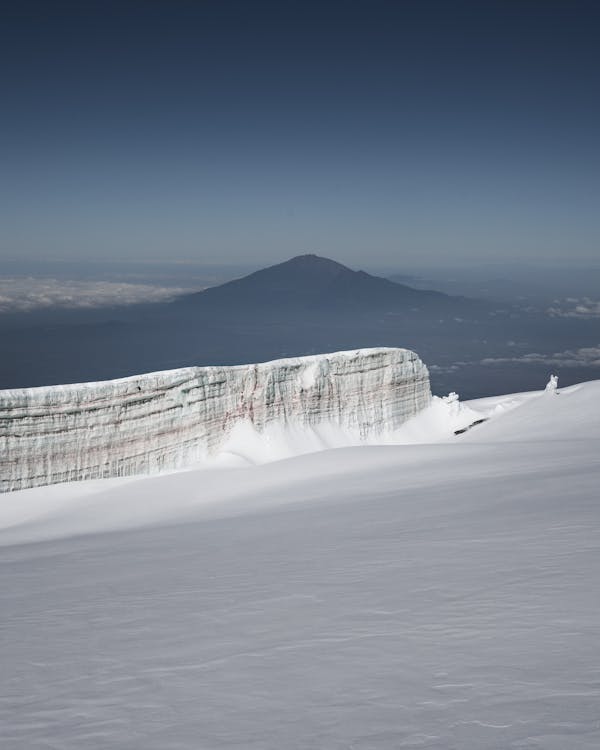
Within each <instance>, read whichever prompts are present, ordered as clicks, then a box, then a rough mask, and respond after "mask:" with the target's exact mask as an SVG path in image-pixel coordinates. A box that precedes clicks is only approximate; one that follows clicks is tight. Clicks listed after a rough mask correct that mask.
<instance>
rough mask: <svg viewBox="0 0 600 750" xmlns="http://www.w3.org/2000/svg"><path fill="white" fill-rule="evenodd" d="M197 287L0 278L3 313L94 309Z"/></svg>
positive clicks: (0, 310) (162, 298)
mask: <svg viewBox="0 0 600 750" xmlns="http://www.w3.org/2000/svg"><path fill="white" fill-rule="evenodd" d="M191 291H195V290H193V289H183V288H180V287H165V286H155V285H151V284H128V283H124V282H115V281H65V280H63V279H35V278H7V277H1V278H0V313H9V312H10V313H15V312H31V311H32V310H40V309H44V308H72V309H82V308H86V309H90V308H99V307H115V306H117V305H119V306H120V305H137V304H140V303H143V302H166V301H168V300H171V299H175V298H176V297H178V296H180V295H182V294H186V293H187V292H191Z"/></svg>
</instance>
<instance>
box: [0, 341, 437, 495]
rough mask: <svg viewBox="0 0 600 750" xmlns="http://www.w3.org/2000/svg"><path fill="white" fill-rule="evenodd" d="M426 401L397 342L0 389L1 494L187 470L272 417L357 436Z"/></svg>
mask: <svg viewBox="0 0 600 750" xmlns="http://www.w3.org/2000/svg"><path fill="white" fill-rule="evenodd" d="M430 401H431V391H430V387H429V374H428V372H427V368H426V367H425V365H424V364H423V363H422V362H421V360H420V359H419V357H418V356H417V355H416V354H415V353H414V352H411V351H408V350H406V349H392V348H378V349H362V350H357V351H351V352H337V353H335V354H324V355H317V356H312V357H298V358H294V359H281V360H276V361H274V362H266V363H263V364H252V365H240V366H236V367H188V368H184V369H178V370H168V371H163V372H155V373H149V374H146V375H140V376H135V377H129V378H122V379H119V380H110V381H105V382H99V383H83V384H76V385H60V386H48V387H43V388H25V389H18V390H17V389H13V390H5V391H0V490H2V491H10V490H17V489H25V488H28V487H35V486H40V485H46V484H53V483H57V482H65V481H75V480H81V479H94V478H101V477H118V476H127V475H133V474H149V473H157V472H161V471H168V470H172V469H177V468H182V467H186V466H190V465H194V464H196V463H198V462H201V461H203V460H205V459H206V458H207V457H209V456H214V455H215V454H217V453H218V452H219V451H220V450H222V449H223V448H224V447H225V446H226V445H227V443H228V442H231V440H232V439H234V440H235V436H236V434H239V433H240V431H243V430H245V429H249V430H251V431H254V432H258V433H263V432H264V431H265V430H267V428H272V427H273V426H274V425H276V426H278V427H289V428H290V430H292V431H293V430H296V431H298V430H300V431H302V430H307V431H313V436H314V431H315V430H316V431H317V432H319V430H320V431H321V432H324V433H327V431H331V430H333V431H336V435H337V439H336V441H335V444H337V445H340V444H344V443H345V444H354V443H356V442H361V441H367V440H369V439H373V438H377V437H378V436H380V435H382V434H384V433H386V432H390V431H394V430H396V429H397V428H398V427H400V425H402V424H403V423H404V422H406V421H407V420H408V419H410V418H411V417H413V416H414V415H415V414H417V413H418V412H419V411H420V410H422V409H423V408H424V407H426V406H427V405H428V404H429V403H430ZM340 436H341V437H340Z"/></svg>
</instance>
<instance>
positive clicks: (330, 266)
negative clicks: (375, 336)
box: [173, 255, 480, 316]
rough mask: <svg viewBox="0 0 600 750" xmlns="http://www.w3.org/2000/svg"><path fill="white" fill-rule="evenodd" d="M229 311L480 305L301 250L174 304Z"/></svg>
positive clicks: (434, 310)
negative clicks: (301, 252) (372, 273)
mask: <svg viewBox="0 0 600 750" xmlns="http://www.w3.org/2000/svg"><path fill="white" fill-rule="evenodd" d="M173 304H174V305H175V306H180V305H184V306H186V307H188V306H192V307H195V308H197V309H198V310H208V309H210V310H214V311H215V312H217V311H218V312H219V313H225V314H230V315H237V314H244V315H248V314H250V315H260V314H261V313H267V314H268V315H269V316H273V315H282V314H283V315H285V314H286V313H301V314H303V315H306V314H311V313H313V312H327V313H329V314H335V313H343V314H347V313H348V312H352V313H354V314H361V313H369V312H378V313H382V312H389V313H402V312H412V313H413V314H414V313H415V312H418V313H420V314H422V315H424V316H429V315H434V316H439V315H440V314H442V313H454V314H459V313H460V312H465V310H473V309H474V308H475V307H477V308H480V304H479V303H477V302H476V301H475V300H471V299H467V298H465V297H452V296H449V295H447V294H442V293H441V292H435V291H430V290H422V289H414V288H412V287H410V286H406V285H405V284H398V283H396V282H394V281H391V280H389V279H384V278H381V277H379V276H373V275H371V274H369V273H366V272H365V271H353V270H352V269H350V268H348V267H347V266H344V265H342V264H341V263H337V262H336V261H334V260H330V259H329V258H321V257H319V256H318V255H299V256H297V257H295V258H292V259H291V260H288V261H285V262H284V263H279V264H277V265H275V266H270V267H269V268H265V269H262V270H260V271H256V272H255V273H252V274H250V275H249V276H244V277H243V278H241V279H235V280H234V281H230V282H228V283H226V284H222V285H221V286H217V287H212V288H210V289H206V290H204V291H202V292H197V293H195V294H191V295H186V296H185V297H182V298H180V299H179V300H178V301H177V302H175V303H173Z"/></svg>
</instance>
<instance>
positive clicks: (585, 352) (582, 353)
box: [481, 344, 600, 367]
mask: <svg viewBox="0 0 600 750" xmlns="http://www.w3.org/2000/svg"><path fill="white" fill-rule="evenodd" d="M511 362H518V363H520V364H533V365H538V364H543V365H551V366H553V367H600V344H599V345H598V346H586V347H582V348H580V349H567V350H565V351H564V352H555V353H554V354H538V353H535V352H534V353H532V354H523V355H522V356H520V357H487V358H486V359H482V360H481V364H482V365H497V364H507V363H511Z"/></svg>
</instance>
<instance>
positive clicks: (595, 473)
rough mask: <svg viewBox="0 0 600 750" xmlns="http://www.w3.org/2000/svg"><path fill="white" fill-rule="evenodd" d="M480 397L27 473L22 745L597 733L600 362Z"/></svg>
mask: <svg viewBox="0 0 600 750" xmlns="http://www.w3.org/2000/svg"><path fill="white" fill-rule="evenodd" d="M456 410H457V402H456V400H455V399H454V398H453V399H452V400H451V403H450V404H448V403H447V402H445V401H444V400H443V399H434V401H433V402H432V403H431V405H430V406H429V407H428V408H426V409H424V410H423V412H421V413H420V414H419V415H417V416H416V417H414V418H413V419H411V420H409V421H408V422H407V423H405V424H404V425H403V426H402V427H401V429H400V430H399V434H402V435H403V437H404V439H405V441H406V442H407V443H409V442H410V441H411V440H414V441H415V444H412V445H409V444H405V445H400V446H398V445H390V446H361V447H351V448H341V449H337V450H328V451H322V452H320V453H313V454H311V455H303V456H299V457H295V458H292V459H289V460H285V461H277V462H272V463H267V464H264V465H260V466H249V467H244V468H227V469H211V470H208V471H207V470H196V469H194V470H191V471H185V472H178V473H170V474H165V475H162V476H156V477H144V478H137V477H128V478H122V479H109V480H94V481H88V482H73V483H71V484H62V485H54V486H50V487H38V488H34V489H29V490H23V491H20V492H15V493H12V494H9V495H5V496H4V497H3V502H2V503H0V576H1V577H2V579H1V581H0V611H1V612H2V638H1V639H0V650H1V652H2V653H1V654H0V658H1V663H2V681H1V683H2V684H1V687H0V726H1V728H2V747H3V750H4V748H6V750H42V748H43V749H44V750H46V749H47V748H60V749H61V750H103V749H104V748H118V749H119V750H129V749H131V750H133V748H144V750H167V749H168V750H197V749H198V748H206V749H207V750H209V749H210V750H220V749H221V748H244V749H245V750H246V749H247V750H281V749H282V748H285V749H286V750H312V749H313V748H327V750H342V748H344V749H347V748H354V749H355V750H397V749H398V748H413V749H415V750H416V748H420V749H423V748H426V749H428V750H524V749H525V748H527V749H528V750H566V749H567V748H568V749H569V750H597V748H598V747H600V724H599V721H598V717H599V712H598V707H599V706H600V656H599V650H598V643H599V641H600V598H599V597H598V580H599V576H600V542H599V540H600V502H599V496H598V487H599V486H600V450H599V448H600V382H593V383H586V384H582V385H580V386H574V387H571V388H564V389H561V392H560V396H559V397H556V398H554V397H552V398H548V397H547V396H546V395H544V392H543V391H541V392H537V393H528V394H513V395H508V396H502V397H498V398H489V399H482V400H478V401H474V402H468V403H467V404H459V405H458V414H457V413H456ZM474 415H475V418H480V419H481V418H488V419H487V421H486V422H485V423H482V424H479V425H478V426H476V427H473V429H471V430H469V431H468V432H467V433H465V434H462V435H459V436H455V435H454V434H453V429H454V428H455V427H456V425H457V424H459V422H457V420H458V419H459V417H460V419H461V420H463V421H464V420H465V419H466V420H468V421H469V420H470V421H471V422H472V421H474ZM427 433H429V435H430V437H431V435H434V436H435V442H434V443H430V444H424V443H423V441H424V440H425V439H426V436H427ZM260 437H261V439H262V435H261V436H260ZM419 441H421V442H420V444H417V443H419Z"/></svg>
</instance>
